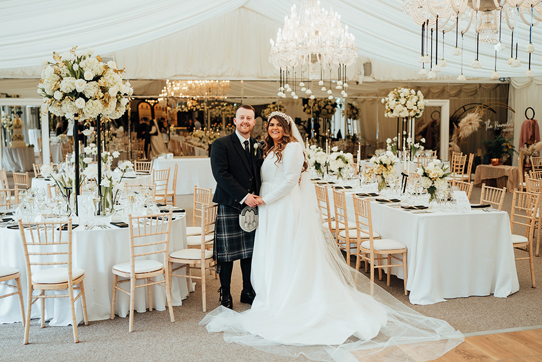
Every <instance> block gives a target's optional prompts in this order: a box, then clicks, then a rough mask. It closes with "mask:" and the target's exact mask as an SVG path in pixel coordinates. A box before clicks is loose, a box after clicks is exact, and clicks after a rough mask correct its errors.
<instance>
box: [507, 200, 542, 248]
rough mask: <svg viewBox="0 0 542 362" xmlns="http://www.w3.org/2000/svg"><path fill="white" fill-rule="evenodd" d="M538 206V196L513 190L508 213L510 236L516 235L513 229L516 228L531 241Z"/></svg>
mask: <svg viewBox="0 0 542 362" xmlns="http://www.w3.org/2000/svg"><path fill="white" fill-rule="evenodd" d="M539 204H540V194H535V193H532V192H522V191H518V190H514V197H513V199H512V210H511V212H510V229H511V231H512V234H518V233H517V232H516V233H515V232H514V228H515V227H516V226H517V227H518V228H520V230H524V233H522V234H524V235H525V236H526V237H527V238H528V239H529V240H532V238H533V235H534V225H535V221H536V211H537V209H538V206H539ZM523 228H525V229H523ZM516 231H517V229H516Z"/></svg>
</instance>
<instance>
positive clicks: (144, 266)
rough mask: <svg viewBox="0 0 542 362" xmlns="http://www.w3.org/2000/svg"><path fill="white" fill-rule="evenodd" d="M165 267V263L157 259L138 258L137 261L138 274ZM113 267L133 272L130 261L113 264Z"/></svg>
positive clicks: (125, 271) (136, 270)
mask: <svg viewBox="0 0 542 362" xmlns="http://www.w3.org/2000/svg"><path fill="white" fill-rule="evenodd" d="M163 267H164V264H162V263H160V262H159V261H156V260H136V262H135V272H136V274H141V273H150V272H153V271H157V270H160V269H162V268H163ZM113 269H115V270H118V271H120V272H123V273H131V272H132V265H131V263H130V262H126V263H121V264H117V265H115V266H113Z"/></svg>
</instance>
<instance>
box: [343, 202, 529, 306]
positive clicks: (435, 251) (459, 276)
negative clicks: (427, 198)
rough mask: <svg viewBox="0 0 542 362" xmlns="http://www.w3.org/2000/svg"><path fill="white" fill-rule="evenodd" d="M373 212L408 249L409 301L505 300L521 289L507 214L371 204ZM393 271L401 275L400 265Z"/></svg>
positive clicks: (380, 228)
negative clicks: (415, 209) (421, 211)
mask: <svg viewBox="0 0 542 362" xmlns="http://www.w3.org/2000/svg"><path fill="white" fill-rule="evenodd" d="M371 212H372V217H373V227H374V230H375V231H377V232H378V233H380V234H381V235H382V237H383V238H390V239H395V240H398V241H401V242H402V243H404V244H405V245H406V246H407V248H408V253H407V258H408V263H407V265H408V281H407V289H408V290H409V291H410V295H409V298H410V302H411V303H413V304H422V305H423V304H433V303H437V302H442V301H445V299H448V298H459V297H469V296H486V295H490V294H493V295H494V296H496V297H501V298H505V297H507V296H508V295H510V294H512V293H515V292H517V291H518V290H519V282H518V277H517V272H516V262H515V260H514V250H513V247H512V241H511V239H510V220H509V217H508V213H507V212H505V211H500V212H496V211H493V212H483V211H481V210H473V211H472V212H470V213H467V214H461V213H449V212H446V213H443V212H436V213H428V214H413V213H411V212H408V211H404V210H401V209H398V208H392V207H389V206H386V205H383V204H379V203H375V202H373V203H371ZM348 216H349V218H350V217H354V214H353V212H352V213H351V214H350V213H349V215H348ZM394 269H396V270H394V271H393V272H392V273H393V274H396V275H397V276H399V277H400V278H402V277H403V275H402V269H401V268H394Z"/></svg>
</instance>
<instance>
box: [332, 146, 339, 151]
mask: <svg viewBox="0 0 542 362" xmlns="http://www.w3.org/2000/svg"><path fill="white" fill-rule="evenodd" d="M338 150H339V147H337V146H335V147H332V148H331V151H333V152H337V151H338Z"/></svg>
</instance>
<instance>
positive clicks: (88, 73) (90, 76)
mask: <svg viewBox="0 0 542 362" xmlns="http://www.w3.org/2000/svg"><path fill="white" fill-rule="evenodd" d="M83 76H84V77H85V80H88V81H91V80H92V79H94V74H92V72H91V71H90V70H87V71H85V74H84V75H83Z"/></svg>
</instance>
